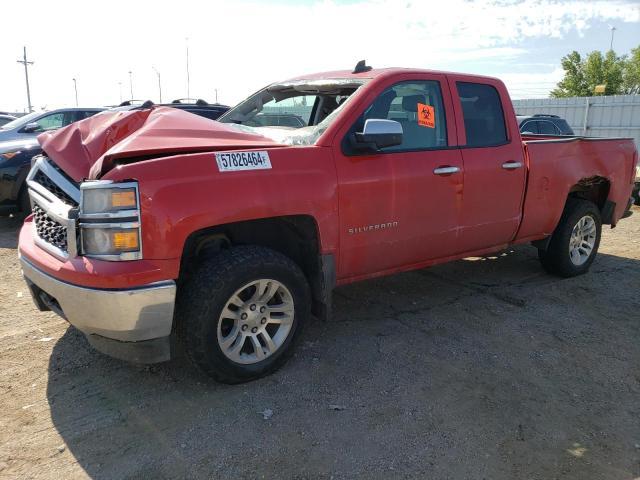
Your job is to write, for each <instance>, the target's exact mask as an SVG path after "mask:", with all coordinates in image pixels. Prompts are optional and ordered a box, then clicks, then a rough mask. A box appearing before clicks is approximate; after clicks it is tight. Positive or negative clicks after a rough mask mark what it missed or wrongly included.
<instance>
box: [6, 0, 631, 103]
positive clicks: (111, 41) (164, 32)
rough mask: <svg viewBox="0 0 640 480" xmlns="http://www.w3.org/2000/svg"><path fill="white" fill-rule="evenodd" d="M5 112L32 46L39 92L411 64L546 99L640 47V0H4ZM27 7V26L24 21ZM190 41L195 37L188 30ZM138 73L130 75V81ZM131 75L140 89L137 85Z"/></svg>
mask: <svg viewBox="0 0 640 480" xmlns="http://www.w3.org/2000/svg"><path fill="white" fill-rule="evenodd" d="M2 10H3V18H5V19H9V20H11V21H8V22H5V23H4V24H3V33H4V35H3V38H4V40H3V42H1V43H0V71H1V72H2V86H1V88H0V110H22V109H24V108H25V104H26V95H25V87H24V73H23V70H22V69H21V68H22V67H21V65H19V64H17V63H16V59H17V58H18V57H19V56H20V55H21V52H22V46H23V45H26V46H27V48H28V52H29V56H30V57H31V58H32V59H33V60H35V62H36V63H35V64H34V65H33V67H31V68H30V76H31V77H30V78H31V87H32V99H33V104H34V105H35V106H36V107H37V108H38V109H40V108H43V107H44V108H54V107H59V106H65V105H73V104H74V103H75V100H74V89H73V80H72V79H73V78H76V79H77V84H78V96H79V100H80V104H81V105H85V106H93V105H105V104H115V103H118V102H119V101H120V95H121V94H122V98H129V97H130V96H131V95H130V93H129V92H130V90H131V89H132V90H133V96H134V98H138V99H151V100H154V101H157V100H158V86H157V85H158V84H157V77H156V73H155V71H154V70H153V67H155V68H156V69H157V70H158V71H160V73H161V75H162V89H163V97H164V98H163V100H164V101H167V100H170V99H173V98H179V97H186V96H187V82H186V47H187V44H188V46H189V52H190V55H189V56H190V88H189V93H190V95H191V96H192V97H200V98H204V99H206V100H208V101H214V100H215V92H216V90H217V91H218V94H219V96H218V99H219V100H220V101H221V102H224V103H228V104H235V103H237V102H238V101H240V100H242V99H243V98H245V97H246V96H248V95H249V94H250V93H252V92H254V91H255V90H257V89H259V88H261V87H263V86H264V85H266V84H268V83H271V82H274V81H278V80H282V79H286V78H289V77H292V76H296V75H300V74H304V73H308V72H316V71H323V70H335V69H348V68H352V67H353V65H354V64H355V63H356V61H357V60H360V59H362V58H366V59H367V61H368V62H369V63H370V64H371V65H373V66H375V67H388V66H407V67H420V68H433V69H443V70H453V71H462V72H470V73H479V74H487V75H493V76H497V77H500V78H502V79H503V80H504V81H505V83H506V84H507V86H508V88H509V90H510V92H511V94H512V96H513V97H514V98H531V97H544V96H546V95H547V94H548V92H549V90H551V89H552V88H553V87H554V85H555V84H556V83H557V81H559V80H560V79H561V78H562V70H561V67H560V59H561V58H562V56H563V55H565V54H567V53H568V52H570V51H572V50H578V51H579V52H581V53H587V52H590V51H592V50H596V49H600V50H606V49H608V46H609V40H610V30H609V25H614V26H615V27H616V28H617V30H616V33H615V39H614V50H616V51H617V52H618V53H628V52H629V50H630V49H631V48H633V47H635V46H638V45H640V1H638V0H590V1H577V0H567V1H564V0H487V1H467V0H446V1H436V0H349V1H337V0H305V1H297V0H296V1H294V0H277V1H266V0H261V1H258V0H181V1H180V2H168V1H167V2H162V1H155V2H151V1H135V2H133V1H125V0H110V1H109V2H108V3H107V4H101V6H100V8H97V7H96V4H95V3H91V2H90V3H87V2H86V1H81V0H67V1H65V2H64V4H61V3H58V2H51V1H44V0H32V1H30V2H6V3H5V4H4V5H3V8H2ZM24 18H28V19H29V26H28V28H25V25H24V22H22V21H21V20H20V19H24ZM187 39H188V40H187ZM129 71H131V72H132V75H131V78H132V85H130V82H129V78H130V77H129V74H128V72H129ZM131 87H133V88H131Z"/></svg>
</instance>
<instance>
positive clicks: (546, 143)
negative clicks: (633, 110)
mask: <svg viewBox="0 0 640 480" xmlns="http://www.w3.org/2000/svg"><path fill="white" fill-rule="evenodd" d="M522 140H523V145H524V151H525V161H526V165H527V172H528V181H527V192H526V195H525V200H524V206H523V218H522V223H521V226H520V229H519V231H518V235H517V240H518V241H527V240H535V239H537V238H540V237H541V234H544V235H551V233H553V230H554V228H555V226H556V225H557V224H558V220H559V219H560V216H561V215H562V209H563V207H564V204H565V201H564V200H565V199H566V198H567V195H569V193H570V192H571V191H572V188H575V186H576V185H577V184H578V183H579V182H580V181H585V180H587V181H596V182H597V181H602V179H606V181H608V182H609V192H610V195H609V199H608V200H609V201H610V202H613V203H615V205H614V206H613V205H612V207H613V212H612V215H611V218H610V219H609V223H611V226H612V227H614V226H615V225H616V223H617V221H618V220H619V219H620V218H622V215H623V214H624V212H625V210H626V208H627V205H628V203H629V198H630V196H631V190H632V187H633V172H634V168H635V164H636V162H637V158H635V157H637V154H636V149H635V144H634V141H633V139H631V138H595V137H543V136H541V135H535V136H533V135H524V136H523V137H522ZM605 220H606V219H605Z"/></svg>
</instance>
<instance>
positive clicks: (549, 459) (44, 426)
mask: <svg viewBox="0 0 640 480" xmlns="http://www.w3.org/2000/svg"><path fill="white" fill-rule="evenodd" d="M635 213H636V214H635V215H634V216H633V217H631V218H630V219H628V220H625V221H623V222H621V224H620V226H619V227H618V228H616V229H615V230H606V232H605V234H604V238H603V241H602V245H601V254H600V256H599V257H598V259H597V260H596V263H595V264H594V265H593V268H592V269H591V273H589V274H588V275H586V276H583V277H580V278H575V279H571V280H560V279H557V278H554V277H550V276H548V275H546V274H545V273H543V272H542V270H541V268H540V267H539V265H538V262H537V259H536V256H535V251H534V249H532V248H530V247H519V248H516V249H514V250H510V251H507V252H504V253H502V254H500V255H497V256H496V257H491V258H483V259H470V260H463V261H460V262H456V263H453V264H449V265H444V266H440V267H436V268H432V269H429V270H422V271H417V272H412V273H407V274H402V275H398V276H395V277H391V278H384V279H380V280H375V281H369V282H365V283H361V284H357V285H353V286H349V287H344V288H340V289H339V290H338V291H337V292H336V308H335V310H336V313H335V316H334V319H333V320H332V321H331V322H329V323H324V324H323V323H320V322H314V323H312V324H310V325H309V326H308V328H307V330H306V332H305V334H304V337H303V339H302V342H301V344H300V347H299V349H298V351H297V354H296V356H295V357H294V358H293V359H292V360H291V362H290V363H289V364H287V365H286V366H285V367H284V368H283V369H282V370H281V371H280V372H278V373H276V374H275V375H272V376H271V377H268V378H266V379H263V380H260V381H258V382H254V383H251V384H246V385H241V386H235V387H230V386H224V385H218V384H215V383H212V382H210V381H209V380H208V379H207V378H205V377H203V376H201V375H200V374H198V373H196V372H194V371H191V370H189V369H187V368H186V366H185V364H184V363H183V362H181V361H178V362H173V363H170V364H166V365H160V366H153V367H141V366H132V365H128V364H125V363H122V362H119V361H115V360H112V359H110V358H108V357H105V356H103V355H101V354H99V353H97V352H94V351H93V350H91V349H90V348H89V347H88V345H87V342H86V340H85V339H84V337H83V336H82V335H80V334H79V333H78V332H77V331H75V330H74V329H72V328H69V327H68V325H67V324H66V323H65V322H64V321H63V320H61V319H60V318H58V317H56V316H55V315H54V314H52V313H40V312H38V311H36V309H35V307H34V306H33V305H32V302H31V299H30V298H29V294H28V292H27V290H26V288H25V286H24V284H23V281H22V279H21V277H20V269H19V267H18V261H17V255H16V236H17V228H18V222H17V221H15V220H12V219H6V218H5V219H0V369H1V372H2V373H1V376H0V411H1V412H2V413H1V415H0V478H51V479H54V478H55V479H58V478H86V477H91V478H105V479H113V478H154V479H156V478H197V477H201V478H300V479H303V478H335V479H339V478H353V477H360V478H429V479H449V478H450V479H555V478H562V479H566V478H575V479H607V480H615V479H635V478H637V477H640V295H639V294H638V292H639V291H640V209H637V208H636V209H635ZM269 411H270V412H271V413H272V414H271V416H269V413H270V412H269ZM267 417H268V418H267Z"/></svg>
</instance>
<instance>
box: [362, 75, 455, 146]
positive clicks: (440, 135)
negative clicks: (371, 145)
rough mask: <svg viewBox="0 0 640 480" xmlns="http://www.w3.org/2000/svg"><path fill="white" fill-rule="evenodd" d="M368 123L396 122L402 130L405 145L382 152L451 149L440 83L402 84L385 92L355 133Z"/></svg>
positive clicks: (363, 116) (370, 108)
mask: <svg viewBox="0 0 640 480" xmlns="http://www.w3.org/2000/svg"><path fill="white" fill-rule="evenodd" d="M368 119H386V120H394V121H396V122H398V123H400V125H401V126H402V143H401V144H400V145H395V146H392V147H385V148H383V149H381V150H380V151H381V152H401V151H413V150H428V149H437V148H443V147H446V146H447V125H446V119H445V113H444V105H443V102H442V93H441V90H440V82H437V81H433V80H430V81H418V82H416V81H408V82H400V83H397V84H395V85H393V86H392V87H390V88H388V89H387V90H385V91H384V92H383V93H382V94H380V96H379V97H378V98H376V99H375V100H374V101H373V103H372V104H371V105H370V106H369V107H368V108H367V109H366V110H365V112H364V114H363V115H362V116H361V117H360V118H359V119H358V121H356V124H355V125H354V127H355V129H354V130H353V131H355V132H359V131H362V129H363V128H364V123H365V121H366V120H368Z"/></svg>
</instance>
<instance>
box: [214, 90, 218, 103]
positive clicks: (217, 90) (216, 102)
mask: <svg viewBox="0 0 640 480" xmlns="http://www.w3.org/2000/svg"><path fill="white" fill-rule="evenodd" d="M214 90H215V92H216V103H218V89H217V88H214Z"/></svg>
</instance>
